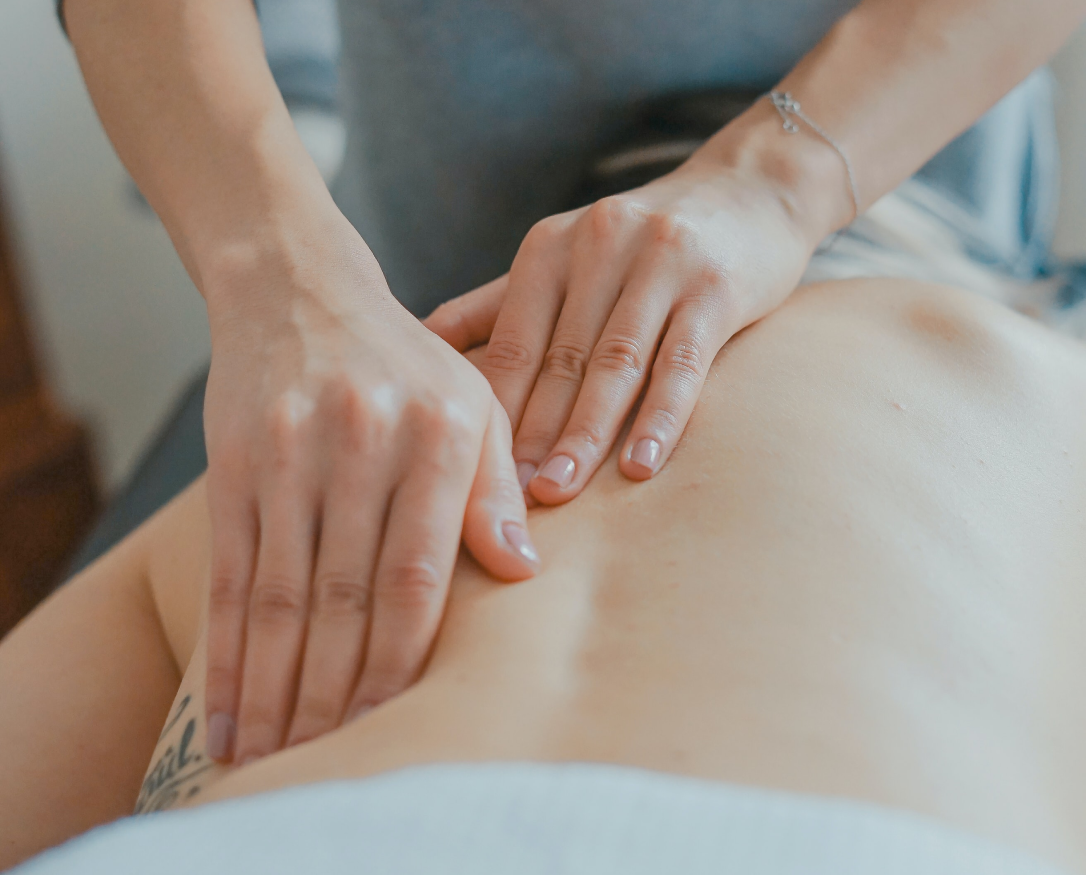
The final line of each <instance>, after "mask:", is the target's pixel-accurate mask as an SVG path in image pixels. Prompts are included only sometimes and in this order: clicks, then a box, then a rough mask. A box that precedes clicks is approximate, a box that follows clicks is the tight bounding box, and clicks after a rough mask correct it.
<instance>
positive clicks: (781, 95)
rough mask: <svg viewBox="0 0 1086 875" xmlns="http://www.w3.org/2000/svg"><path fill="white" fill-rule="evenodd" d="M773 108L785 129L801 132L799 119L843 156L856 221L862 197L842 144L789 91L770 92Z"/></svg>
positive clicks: (853, 216) (791, 131)
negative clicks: (795, 119)
mask: <svg viewBox="0 0 1086 875" xmlns="http://www.w3.org/2000/svg"><path fill="white" fill-rule="evenodd" d="M767 96H768V97H769V99H770V100H771V101H773V106H775V107H776V108H777V112H778V113H780V116H781V121H783V122H784V129H785V130H786V131H787V132H788V133H790V134H794V133H796V132H797V131H799V125H797V124H796V123H795V122H794V121H793V120H792V117H793V116H795V118H798V119H799V120H800V121H802V122H803V123H804V124H805V125H807V127H809V128H810V129H811V130H812V131H814V132H815V133H816V134H818V136H820V137H821V138H822V139H823V140H825V141H826V142H827V143H829V144H830V146H832V147H833V150H834V151H835V152H836V153H837V154H838V155H840V156H841V160H842V161H844V162H845V171H846V172H847V173H848V190H849V193H850V194H851V195H852V218H853V220H855V219H856V217H857V216H858V215H860V196H859V194H858V193H857V190H856V177H855V175H853V173H852V162H851V161H849V160H848V155H847V154H846V153H845V150H844V149H842V148H841V146H840V144H839V143H838V142H837V141H836V140H835V139H834V138H833V137H831V136H830V135H829V134H827V133H826V132H825V131H824V130H822V127H821V125H819V124H818V123H817V122H816V121H815V120H814V119H812V118H811V117H810V116H808V115H807V113H805V112H804V111H803V109H802V108H801V107H800V105H799V101H798V100H794V99H793V98H792V94H791V93H790V92H788V91H770V92H769V94H768V95H767Z"/></svg>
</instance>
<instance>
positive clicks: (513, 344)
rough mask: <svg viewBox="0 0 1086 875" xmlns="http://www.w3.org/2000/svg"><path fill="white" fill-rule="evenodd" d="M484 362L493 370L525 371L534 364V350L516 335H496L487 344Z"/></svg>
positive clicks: (486, 366) (485, 365) (487, 367)
mask: <svg viewBox="0 0 1086 875" xmlns="http://www.w3.org/2000/svg"><path fill="white" fill-rule="evenodd" d="M483 364H484V367H485V368H486V369H488V370H490V371H492V372H493V371H523V370H526V369H527V368H529V367H530V366H531V364H532V351H531V349H530V348H529V346H528V344H527V343H525V342H524V341H523V340H520V339H518V338H516V337H495V338H492V339H491V341H490V343H489V344H487V347H486V357H485V358H484V359H483Z"/></svg>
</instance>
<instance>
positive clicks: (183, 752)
mask: <svg viewBox="0 0 1086 875" xmlns="http://www.w3.org/2000/svg"><path fill="white" fill-rule="evenodd" d="M191 704H192V696H191V695H189V696H185V697H184V698H183V699H182V700H181V701H180V702H179V703H178V705H177V709H176V710H175V711H174V713H173V716H171V717H170V719H169V720H168V721H167V723H166V727H165V729H163V730H162V735H160V736H159V739H158V741H159V744H160V745H161V744H162V742H163V740H164V739H165V738H166V737H167V736H168V735H169V734H170V733H171V732H173V731H174V730H175V729H176V728H177V727H178V726H181V727H182V729H181V733H180V737H179V738H178V740H177V741H176V742H175V743H173V744H170V746H169V747H167V748H166V749H165V750H164V751H163V752H162V753H161V755H160V756H159V757H158V759H156V760H155V761H154V763H153V764H152V765H151V768H150V769H149V771H148V772H147V777H145V778H144V779H143V786H142V787H141V788H140V794H139V798H138V799H137V800H136V810H135V813H136V814H150V813H151V812H153V811H164V810H165V809H167V808H172V807H173V806H174V805H175V804H176V803H177V801H178V800H179V799H181V798H182V796H184V798H186V799H188V798H191V797H193V796H195V795H196V794H197V793H199V792H200V783H199V781H198V780H197V779H198V778H199V777H200V776H201V775H202V774H203V773H204V772H206V771H207V770H208V769H211V768H213V767H214V766H215V763H214V761H213V760H211V759H209V758H208V757H207V755H206V753H205V752H204V751H196V750H193V749H192V738H193V736H194V735H195V734H196V716H195V715H194V714H193V713H192V711H191V710H190V708H189V706H190V705H191Z"/></svg>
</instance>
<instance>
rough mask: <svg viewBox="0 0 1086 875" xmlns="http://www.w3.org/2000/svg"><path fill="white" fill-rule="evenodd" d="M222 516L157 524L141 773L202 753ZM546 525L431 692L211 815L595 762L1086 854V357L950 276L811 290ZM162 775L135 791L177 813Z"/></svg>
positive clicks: (464, 579)
mask: <svg viewBox="0 0 1086 875" xmlns="http://www.w3.org/2000/svg"><path fill="white" fill-rule="evenodd" d="M202 507H203V504H202V497H201V495H200V492H199V490H198V489H197V490H195V491H193V492H190V494H189V495H188V496H187V497H185V498H183V499H182V501H181V502H179V503H178V504H176V505H175V507H174V508H173V509H171V510H170V511H168V512H167V514H166V515H164V516H163V517H162V518H161V521H160V522H158V523H157V525H158V526H159V529H160V531H161V532H162V533H164V534H162V535H161V536H160V537H159V540H160V541H164V542H165V544H166V546H163V547H161V548H156V549H157V551H158V552H159V553H163V554H165V553H169V552H170V551H171V550H172V551H173V552H172V555H173V557H174V561H155V560H152V564H151V573H152V584H153V587H154V591H155V594H156V598H157V599H158V600H159V604H160V610H161V611H162V614H163V618H164V623H165V627H166V633H167V636H168V638H169V640H170V641H171V644H173V645H174V646H175V651H176V652H177V653H178V655H179V658H180V659H182V660H187V658H188V655H189V654H193V657H194V658H193V659H192V662H191V664H190V665H189V670H188V673H187V674H186V676H185V679H184V681H183V682H182V684H181V688H180V691H179V693H178V699H177V703H175V712H176V711H177V709H178V708H179V707H180V706H181V704H182V703H183V702H187V704H185V708H186V709H187V710H186V711H185V712H184V714H183V717H182V719H179V720H177V721H176V722H175V724H174V726H173V728H171V729H170V731H168V732H165V733H164V734H163V737H162V740H161V741H160V744H159V749H158V751H156V755H155V759H154V760H153V761H152V771H151V773H150V774H151V777H152V778H154V775H155V771H154V770H155V769H156V768H157V769H158V770H159V772H158V774H159V777H162V776H164V775H166V773H167V772H169V771H170V769H168V768H167V767H166V766H165V765H163V764H164V763H166V764H167V765H170V762H169V758H170V757H173V760H172V766H171V768H173V772H171V774H174V773H176V774H178V775H182V774H184V773H185V768H189V769H190V770H191V769H193V768H195V767H196V765H195V763H196V760H195V759H193V758H194V757H199V756H202V753H201V752H202V746H203V732H204V730H203V725H202V682H203V681H202V678H203V671H204V668H203V659H202V647H201V646H199V645H194V643H193V642H194V641H195V638H196V625H195V617H196V615H197V612H198V609H199V605H198V595H183V594H181V595H179V594H178V593H193V592H195V588H194V587H193V586H192V585H191V583H190V582H191V579H192V576H193V574H194V573H195V572H194V571H193V569H196V568H202V565H201V564H200V563H201V562H203V561H204V560H203V559H202V558H201V557H206V546H205V545H203V540H202V539H204V538H205V536H206V519H205V518H204V517H203V509H202ZM170 514H173V517H174V521H173V523H171V522H170V517H169V515H170ZM531 527H532V536H533V538H534V539H535V541H536V543H537V544H538V546H539V548H540V551H541V554H542V555H543V556H544V562H545V566H544V570H543V573H541V574H540V575H539V576H538V577H537V578H535V579H534V580H532V581H529V582H527V583H522V584H516V585H504V584H497V583H494V582H492V581H490V580H489V579H487V578H485V577H484V576H483V575H482V574H481V573H480V572H479V571H478V569H477V568H476V567H475V566H474V565H473V564H472V563H471V562H470V560H468V559H466V558H464V559H462V561H461V563H460V565H459V567H458V569H457V573H456V578H455V580H454V585H453V588H452V595H451V597H450V604H449V607H448V614H447V617H446V619H445V621H444V625H443V627H442V630H441V634H440V636H439V639H438V641H437V644H436V646H435V650H434V653H433V656H432V659H431V661H430V664H429V666H428V668H427V671H426V673H425V675H424V677H423V678H422V680H421V681H420V682H419V683H418V684H417V685H416V686H414V687H413V688H412V689H410V690H409V691H408V692H407V693H405V694H403V695H401V696H400V697H398V698H397V699H395V700H393V701H391V702H389V703H388V704H386V705H384V706H382V707H380V708H378V709H376V710H374V711H372V712H370V713H369V714H367V715H366V716H364V717H363V718H361V719H359V720H357V721H355V722H353V723H351V724H349V725H347V726H345V727H343V728H342V729H340V730H338V731H337V732H335V733H332V734H331V735H328V736H325V737H323V738H321V739H318V740H316V741H314V742H310V743H308V744H304V745H301V746H298V747H296V748H293V749H290V750H288V751H285V752H282V753H279V754H276V755H274V756H271V757H268V758H267V759H265V760H263V761H260V762H257V763H255V764H253V765H250V766H247V767H244V768H240V769H236V770H232V771H229V772H227V771H226V770H221V769H218V768H212V769H209V770H208V771H206V772H202V773H201V775H200V777H199V780H196V779H195V778H194V779H193V780H192V781H190V782H189V784H188V785H187V787H188V789H189V790H190V791H191V789H192V787H197V786H198V787H199V788H200V789H199V792H198V793H193V795H192V797H191V801H192V802H194V803H195V802H201V801H208V800H212V799H220V798H225V797H229V796H235V795H244V794H249V793H255V792H260V791H264V790H269V789H272V788H276V787H281V786H284V785H288V784H296V783H308V782H313V781H319V780H323V779H329V778H344V777H362V776H366V775H372V774H375V773H378V772H381V771H385V770H389V769H394V768H397V767H401V766H405V765H409V764H415V763H423V762H433V761H465V760H468V761H473V760H504V759H517V760H546V761H570V760H572V761H583V760H588V761H601V762H611V763H620V764H628V765H635V766H641V767H646V768H650V769H659V770H663V771H668V772H676V773H682V774H689V775H697V776H702V777H707V778H714V779H720V780H725V781H735V782H740V783H747V784H757V785H765V786H771V787H777V788H782V789H788V790H795V791H801V792H809V793H817V794H829V795H841V796H848V797H854V798H860V799H867V800H871V801H874V802H878V803H883V804H886V805H890V806H896V807H901V808H907V809H912V810H915V811H919V812H922V813H925V814H929V815H932V816H935V817H939V818H943V819H946V820H948V821H950V822H952V823H954V824H957V825H959V826H961V827H964V828H966V829H970V830H972V831H975V832H978V833H982V834H987V835H989V836H995V837H997V838H1000V839H1002V840H1004V841H1009V842H1012V843H1016V844H1019V845H1022V846H1024V847H1026V848H1029V849H1032V850H1034V851H1035V852H1038V853H1040V854H1042V855H1043V856H1046V857H1048V858H1049V859H1051V860H1053V861H1055V862H1058V863H1061V864H1063V865H1068V866H1072V867H1076V868H1080V869H1082V868H1086V842H1084V839H1083V838H1082V836H1083V835H1086V828H1084V827H1086V790H1083V787H1086V752H1084V751H1083V745H1082V743H1081V738H1082V736H1083V731H1084V730H1086V697H1083V695H1082V690H1083V688H1084V686H1086V634H1084V632H1086V586H1083V583H1084V582H1086V537H1084V534H1086V351H1084V350H1083V349H1082V348H1081V347H1080V346H1078V345H1077V344H1075V343H1073V342H1071V341H1066V340H1063V339H1061V338H1059V337H1056V336H1054V335H1052V334H1051V333H1049V332H1048V331H1047V330H1046V329H1043V328H1041V327H1039V326H1037V325H1034V324H1032V323H1029V322H1027V321H1026V320H1025V319H1023V318H1022V317H1019V316H1017V315H1015V314H1013V313H1011V312H1009V311H1006V310H1004V309H1002V308H1000V307H998V306H996V305H994V304H990V303H987V302H984V301H981V300H979V299H977V298H975V297H973V296H970V295H967V294H965V293H962V292H957V291H954V290H950V289H944V288H936V287H927V286H919V285H917V284H912V283H905V282H893V281H886V280H870V281H866V280H865V281H850V282H847V283H830V284H822V285H819V286H813V287H807V288H805V289H801V290H800V291H799V292H797V293H796V294H795V295H794V296H793V298H791V299H790V300H789V302H788V303H787V304H786V305H785V306H784V307H782V308H781V309H780V310H779V311H778V312H776V313H774V314H773V315H771V316H769V317H768V318H766V319H765V320H763V321H762V322H760V323H758V324H756V325H755V326H753V327H751V328H749V329H747V330H746V331H744V332H743V333H742V334H741V335H739V336H738V337H736V338H735V339H734V340H733V341H731V342H730V343H729V344H728V345H727V346H726V347H725V349H724V351H723V352H722V353H721V355H720V356H719V357H718V359H717V361H716V363H715V364H714V366H713V369H712V373H711V375H710V378H709V382H708V384H707V386H706V388H705V391H704V394H703V396H702V400H701V402H700V404H699V407H698V409H697V411H696V412H695V415H694V418H693V420H692V422H691V424H690V426H689V428H688V429H687V432H686V435H685V437H684V439H683V442H682V443H681V445H680V447H679V449H678V450H677V451H676V453H675V454H674V456H673V458H672V459H671V461H670V462H669V464H668V466H667V467H666V469H665V470H664V471H663V472H662V473H661V474H660V475H659V476H658V477H657V478H655V479H654V480H652V481H650V482H648V483H644V484H634V483H631V482H629V481H626V480H624V479H623V478H622V477H621V475H619V474H618V472H617V470H616V467H615V465H614V464H613V463H609V464H607V465H605V466H604V467H603V468H602V469H601V471H600V472H599V473H598V474H597V475H596V477H595V479H594V480H593V481H592V483H591V485H590V486H589V488H588V489H587V490H586V491H585V493H584V494H583V495H582V496H581V497H579V498H578V499H576V500H575V501H573V502H571V503H570V504H569V505H566V506H564V507H561V508H557V509H545V510H538V511H534V512H533V514H532V518H531ZM170 544H172V545H173V546H170ZM178 557H183V558H178ZM201 573H203V572H201ZM186 696H188V697H191V698H189V699H187V700H186V699H185V697H186ZM190 714H191V715H193V716H194V718H195V723H194V724H193V727H194V728H193V730H192V731H191V733H190V736H189V738H188V740H187V741H186V742H185V750H186V751H187V753H188V756H189V759H190V760H191V763H188V762H187V763H186V764H185V768H182V769H176V768H174V767H176V766H177V762H176V759H177V756H178V753H179V750H180V745H181V735H182V733H183V732H184V731H185V728H186V726H187V722H188V715H190ZM162 786H163V784H162V783H161V782H156V781H154V780H150V783H147V784H145V793H144V795H143V797H142V799H141V805H142V806H143V807H157V806H158V805H160V804H165V802H167V801H168V802H174V801H184V800H185V798H186V795H187V794H186V793H182V792H180V790H181V789H182V787H181V785H180V784H179V785H178V787H177V792H173V795H172V796H169V794H166V795H163V794H162V791H161V787H162ZM156 794H157V795H156Z"/></svg>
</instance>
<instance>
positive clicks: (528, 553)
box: [502, 520, 539, 565]
mask: <svg viewBox="0 0 1086 875" xmlns="http://www.w3.org/2000/svg"><path fill="white" fill-rule="evenodd" d="M502 534H503V535H505V541H506V543H507V544H509V546H510V547H512V548H513V552H514V553H516V554H517V555H518V556H520V557H521V558H522V559H523V560H524V561H525V562H528V563H529V564H531V565H538V564H539V554H538V553H536V551H535V546H534V545H533V544H532V539H531V537H529V535H528V532H527V530H526V529H525V528H524V526H522V525H521V524H520V523H515V522H513V521H512V520H509V522H505V523H502Z"/></svg>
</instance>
